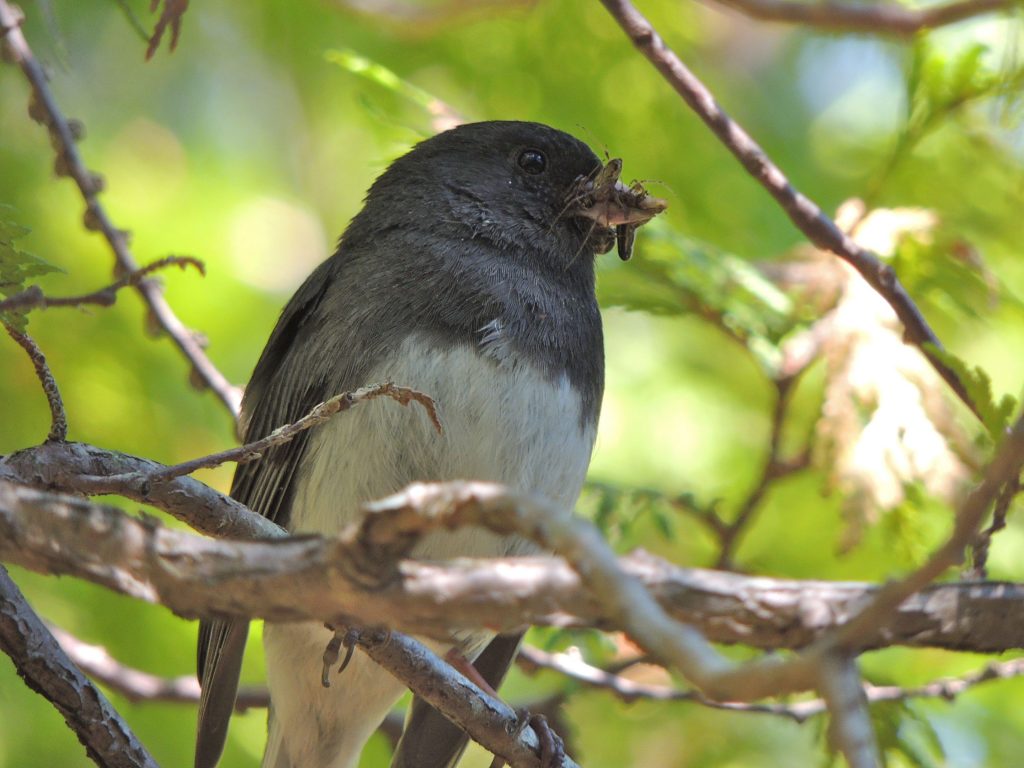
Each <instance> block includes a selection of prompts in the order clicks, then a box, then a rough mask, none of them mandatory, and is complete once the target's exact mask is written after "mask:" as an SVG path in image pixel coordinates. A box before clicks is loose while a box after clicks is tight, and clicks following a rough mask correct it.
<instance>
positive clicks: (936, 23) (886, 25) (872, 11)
mask: <svg viewBox="0 0 1024 768" xmlns="http://www.w3.org/2000/svg"><path fill="white" fill-rule="evenodd" d="M711 1H712V2H713V3H716V4H718V5H724V6H726V7H727V8H732V9H734V10H736V11H739V12H740V13H742V14H743V15H745V16H750V17H751V18H754V19H758V20H760V21H778V22H783V23H786V24H802V25H804V26H808V27H817V28H818V29H827V30H833V31H843V32H868V33H871V34H876V35H887V36H894V37H900V38H909V37H913V36H914V35H915V34H917V33H918V32H923V31H924V30H928V29H935V28H936V27H943V26H947V25H949V24H956V23H957V22H960V21H964V20H965V19H970V18H973V17H975V16H982V15H984V14H988V13H997V12H1000V11H1006V12H1008V11H1010V10H1012V9H1013V7H1014V3H1013V2H1012V0H958V2H952V3H948V4H947V5H937V6H932V7H929V8H907V7H905V6H902V5H897V4H886V5H856V4H853V3H842V2H835V1H834V0H832V1H830V2H816V1H815V0H812V2H791V0H711Z"/></svg>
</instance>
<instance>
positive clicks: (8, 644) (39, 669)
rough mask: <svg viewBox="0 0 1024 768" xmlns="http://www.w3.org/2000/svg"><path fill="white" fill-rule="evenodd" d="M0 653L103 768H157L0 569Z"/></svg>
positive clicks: (5, 571) (5, 570) (6, 574)
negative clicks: (53, 708) (12, 663)
mask: <svg viewBox="0 0 1024 768" xmlns="http://www.w3.org/2000/svg"><path fill="white" fill-rule="evenodd" d="M0 649H2V650H3V651H4V653H6V654H7V655H8V656H10V657H11V660H12V661H13V662H14V665H15V667H16V668H17V670H18V674H19V675H21V678H22V679H23V680H24V681H25V684H26V685H27V686H28V687H29V688H31V689H32V690H34V691H35V692H36V693H38V694H40V695H41V696H43V697H44V698H46V699H47V700H48V701H50V702H51V703H52V704H53V705H54V706H55V707H56V708H57V710H58V711H59V712H60V713H61V715H62V716H63V717H64V720H65V722H66V723H67V724H68V727H69V728H71V730H72V731H73V732H74V733H75V735H76V736H78V739H79V741H81V742H82V745H83V746H84V747H85V751H86V752H87V753H88V755H89V758H90V759H91V760H92V761H93V762H95V763H96V764H97V765H99V766H103V767H104V768H140V767H143V768H157V764H156V761H154V760H153V758H152V757H150V755H149V754H148V753H147V752H146V749H145V747H143V746H142V744H141V743H140V742H139V741H138V739H136V738H135V734H133V733H132V731H131V729H129V728H128V725H127V724H126V723H125V722H124V721H123V720H122V719H121V717H120V716H119V715H118V714H117V712H116V711H115V710H114V708H113V707H111V706H110V703H109V702H108V701H107V699H106V697H105V696H104V695H103V694H102V693H101V692H100V691H99V689H97V688H96V686H94V685H93V684H92V683H91V682H89V680H88V678H86V677H85V675H83V674H82V673H81V671H79V669H78V667H76V666H75V664H74V662H73V661H72V660H71V659H69V658H68V657H67V655H66V654H65V653H64V651H63V650H61V647H60V645H59V644H58V643H57V641H56V640H55V639H54V637H53V635H51V634H50V632H49V631H48V630H47V628H46V626H45V625H44V624H43V622H42V621H40V619H39V617H38V616H37V615H36V614H35V612H34V611H33V610H32V608H31V607H30V606H29V605H28V603H27V602H26V601H25V598H24V596H23V595H22V594H21V590H19V589H18V587H17V586H16V585H15V583H14V582H13V581H12V580H11V577H10V576H9V575H8V573H7V569H6V568H3V567H2V566H0Z"/></svg>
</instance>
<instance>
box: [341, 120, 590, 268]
mask: <svg viewBox="0 0 1024 768" xmlns="http://www.w3.org/2000/svg"><path fill="white" fill-rule="evenodd" d="M600 168H601V162H600V160H598V158H597V156H596V155H595V154H594V153H593V152H592V151H591V150H590V148H589V147H587V145H586V144H584V143H583V142H581V141H579V140H578V139H576V138H574V137H572V136H570V135H569V134H566V133H563V132H561V131H558V130H555V129H554V128H549V127H548V126H546V125H541V124H539V123H528V122H517V121H494V122H486V123H470V124H467V125H461V126H459V127H457V128H454V129H452V130H450V131H446V132H444V133H441V134H438V135H437V136H434V137H432V138H430V139H427V140H426V141H424V142H422V143H421V144H419V145H418V146H416V147H415V149H413V151H411V152H409V153H408V154H407V155H405V156H404V157H401V158H399V159H398V160H396V161H395V162H394V163H393V164H392V165H391V167H390V168H388V170H387V171H386V172H385V173H384V174H382V175H381V176H380V178H378V179H377V181H376V182H375V183H374V184H373V186H372V187H371V188H370V191H369V193H368V195H367V198H366V205H365V207H364V208H363V210H362V212H361V213H360V214H359V216H357V217H356V219H355V220H354V221H353V222H352V225H351V226H350V227H349V230H348V231H347V232H346V233H345V235H344V238H343V240H342V245H343V247H344V246H348V245H356V242H357V241H360V240H362V239H364V238H366V237H373V236H374V235H375V234H379V233H380V232H381V231H382V230H383V229H387V228H403V227H407V226H410V223H414V225H415V226H416V227H417V228H418V229H421V230H422V229H424V228H426V229H428V230H429V231H432V232H434V233H436V234H437V235H438V236H439V237H444V238H451V237H457V238H458V239H460V240H467V241H477V242H480V244H482V245H489V246H491V247H496V248H497V249H499V250H501V251H502V252H505V253H506V254H508V255H509V256H510V257H511V258H514V259H529V260H530V261H532V262H533V263H532V264H531V265H530V266H532V267H534V268H537V267H540V268H542V270H544V271H547V269H553V270H565V269H567V268H569V267H571V266H573V265H574V264H575V263H576V262H582V264H580V266H581V267H582V268H583V269H585V270H588V271H589V270H590V269H591V268H592V258H593V255H594V251H595V250H599V249H600V248H601V240H600V238H599V237H596V236H595V235H597V234H599V233H598V231H597V228H595V226H594V222H593V221H591V220H588V219H584V218H581V217H579V216H578V215H576V210H575V209H576V207H577V206H574V204H573V201H572V200H571V196H572V192H573V189H574V185H575V184H576V183H577V181H578V179H579V178H580V177H592V176H593V175H594V174H595V173H597V171H598V170H599V169H600ZM425 222H429V224H426V225H425Z"/></svg>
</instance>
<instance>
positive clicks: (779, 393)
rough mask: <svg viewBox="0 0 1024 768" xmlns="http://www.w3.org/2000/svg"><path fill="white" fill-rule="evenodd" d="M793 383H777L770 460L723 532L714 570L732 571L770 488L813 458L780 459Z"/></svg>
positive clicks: (777, 381) (780, 381)
mask: <svg viewBox="0 0 1024 768" xmlns="http://www.w3.org/2000/svg"><path fill="white" fill-rule="evenodd" d="M792 383H793V379H791V378H781V379H776V380H775V388H776V391H775V404H774V406H773V407H772V426H771V435H770V437H769V440H768V456H767V458H766V459H765V462H764V467H763V469H762V470H761V475H760V476H759V477H758V479H757V483H756V484H755V485H754V488H753V490H751V492H750V493H749V494H747V498H746V499H745V500H744V502H743V503H742V504H741V505H740V508H739V511H738V512H737V513H736V516H735V517H734V518H733V519H732V522H730V523H728V524H727V525H726V526H725V527H724V528H723V529H722V530H721V531H720V532H718V541H719V545H720V549H719V553H718V559H717V560H716V561H715V566H714V567H715V568H718V569H720V570H729V569H731V568H732V567H733V554H734V553H735V551H736V547H737V546H738V544H739V540H740V537H741V535H742V534H743V532H744V531H745V530H746V528H747V525H748V524H749V523H750V521H751V519H752V518H753V517H754V514H755V513H756V512H757V510H758V509H759V508H760V506H761V502H762V501H763V500H764V497H765V494H766V493H767V492H768V489H769V488H770V487H771V484H772V483H773V482H775V481H776V480H779V479H781V478H783V477H786V476H787V475H791V474H793V473H794V472H797V471H799V470H801V469H804V468H805V467H806V466H807V465H808V464H809V462H810V454H809V453H807V452H804V453H803V454H801V455H800V456H798V457H797V458H796V459H795V460H793V461H784V460H783V459H782V455H781V445H782V429H783V426H784V424H785V419H786V406H787V405H788V403H789V393H790V391H791V386H790V385H791V384H792Z"/></svg>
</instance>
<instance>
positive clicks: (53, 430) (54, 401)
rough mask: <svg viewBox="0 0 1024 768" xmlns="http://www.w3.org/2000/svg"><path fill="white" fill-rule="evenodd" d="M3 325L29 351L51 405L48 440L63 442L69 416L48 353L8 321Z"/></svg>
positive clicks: (8, 333)
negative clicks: (8, 323)
mask: <svg viewBox="0 0 1024 768" xmlns="http://www.w3.org/2000/svg"><path fill="white" fill-rule="evenodd" d="M3 325H4V330H6V331H7V335H8V336H10V337H11V338H12V339H14V340H15V341H16V342H17V343H18V346H20V347H21V348H22V349H24V350H25V352H27V353H28V357H29V359H30V360H31V361H32V367H33V368H35V371H36V376H37V377H38V378H39V383H40V384H42V385H43V392H44V393H45V394H46V402H47V404H48V405H49V406H50V432H49V434H48V435H47V436H46V442H48V443H63V442H64V441H65V440H67V437H68V417H67V414H66V413H65V411H64V401H63V400H62V399H61V396H60V389H59V388H58V387H57V380H56V379H55V378H54V377H53V371H51V370H50V366H49V364H48V363H47V362H46V355H44V354H43V350H41V349H40V348H39V345H38V344H36V343H35V341H33V340H32V337H31V336H29V335H28V334H27V333H22V332H21V331H17V330H15V329H14V328H12V327H11V326H9V325H7V324H6V323H4V324H3Z"/></svg>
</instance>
